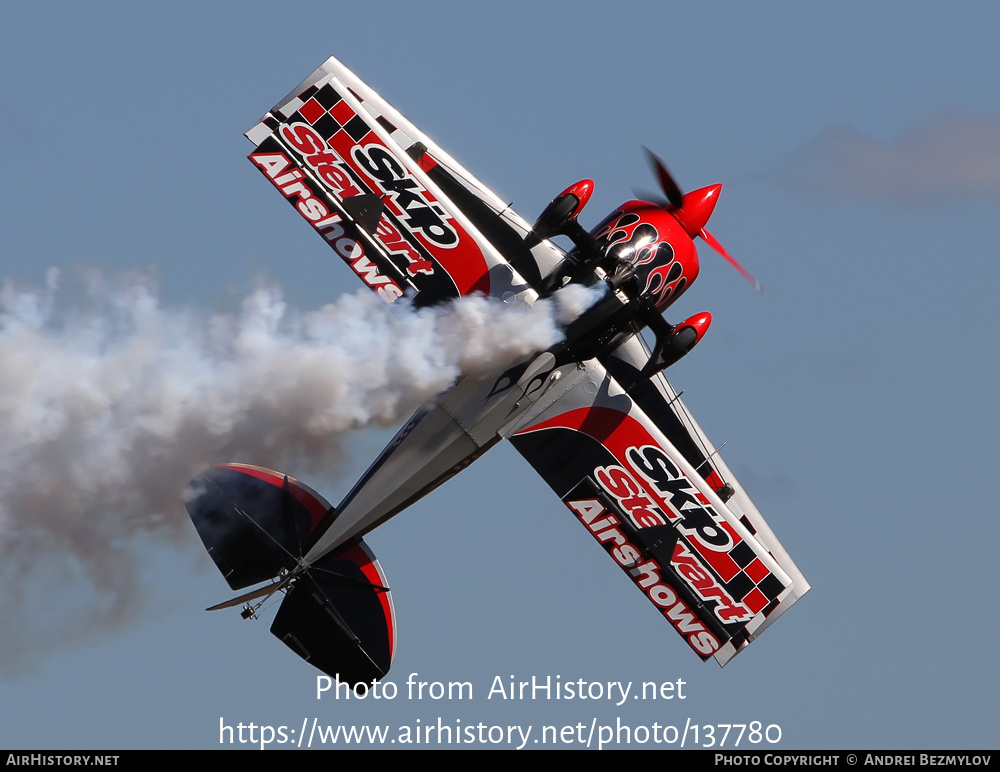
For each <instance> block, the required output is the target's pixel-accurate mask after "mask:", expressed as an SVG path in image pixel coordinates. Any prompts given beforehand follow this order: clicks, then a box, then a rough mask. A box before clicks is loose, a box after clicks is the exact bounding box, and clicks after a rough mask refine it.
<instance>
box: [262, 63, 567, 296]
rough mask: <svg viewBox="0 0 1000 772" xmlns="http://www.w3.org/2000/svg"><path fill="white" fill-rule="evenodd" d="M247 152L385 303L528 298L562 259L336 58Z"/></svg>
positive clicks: (268, 118)
mask: <svg viewBox="0 0 1000 772" xmlns="http://www.w3.org/2000/svg"><path fill="white" fill-rule="evenodd" d="M246 136H247V138H248V139H250V140H251V141H252V142H253V143H254V145H255V146H256V149H255V150H254V152H253V153H251V154H250V160H251V161H252V162H253V163H254V164H255V165H256V166H257V167H258V168H259V169H260V170H261V172H262V173H263V174H264V175H265V176H266V177H267V178H268V179H269V180H271V182H272V184H274V186H275V187H276V188H278V190H280V191H281V193H282V194H283V195H284V196H285V198H286V199H288V200H289V202H290V203H291V204H292V205H293V206H295V208H296V209H297V210H298V211H299V213H300V214H301V215H302V216H303V217H305V218H306V220H308V221H309V222H310V224H311V225H312V226H313V227H314V228H315V229H316V230H317V231H319V232H320V234H322V235H323V237H324V238H325V239H326V240H327V242H328V243H329V244H330V246H331V247H333V249H334V250H335V251H336V252H337V253H338V254H339V255H340V256H341V257H342V258H343V259H344V261H345V262H347V263H348V265H350V266H351V268H352V269H353V270H354V271H355V272H356V273H357V274H358V275H359V276H360V277H361V279H362V280H363V281H364V282H365V283H366V284H368V285H369V286H370V287H371V288H372V289H373V290H375V291H376V292H378V294H379V295H380V296H382V297H383V298H384V299H385V300H387V301H390V302H391V301H393V300H395V299H396V298H398V297H400V296H402V294H403V293H404V292H405V291H406V290H413V291H415V293H416V294H415V296H414V302H416V303H419V304H421V305H430V304H434V303H438V302H441V301H442V300H446V299H448V298H452V297H458V296H463V295H467V294H469V293H472V292H481V293H483V294H487V295H492V296H494V297H502V298H504V299H507V300H510V299H512V298H514V297H518V296H521V297H523V298H524V299H526V300H528V301H529V302H530V300H532V299H533V298H534V296H535V292H534V290H533V286H537V285H538V283H539V282H540V280H541V278H542V277H544V276H545V275H546V274H548V273H549V272H550V271H551V270H552V268H553V267H554V266H555V265H556V264H557V263H558V262H559V261H560V259H561V258H562V253H561V251H560V250H559V249H558V248H556V247H555V246H554V245H552V244H551V243H550V242H543V243H541V244H539V245H537V246H535V247H534V248H533V249H531V250H529V249H528V248H527V247H526V246H525V244H524V238H525V236H526V235H527V233H528V231H529V230H530V226H529V225H528V224H527V223H526V222H525V221H524V220H523V219H522V218H520V217H519V216H518V215H517V214H515V213H514V212H513V211H511V210H510V209H509V208H508V207H506V206H505V205H504V204H503V203H502V202H501V201H500V199H498V198H497V197H496V196H495V195H494V194H493V193H492V192H490V191H489V190H488V189H487V188H486V187H485V186H484V185H483V184H482V183H480V182H479V181H478V180H476V179H475V177H473V176H472V175H471V174H469V173H468V172H467V171H466V170H465V169H463V168H462V167H461V166H460V165H459V164H458V163H456V162H455V161H454V160H453V159H452V158H451V157H450V156H448V155H447V154H446V153H445V152H444V151H443V150H441V148H439V147H438V146H437V145H436V144H435V143H434V142H432V141H431V140H430V139H429V138H428V137H427V136H426V135H424V134H423V133H422V132H420V131H419V130H418V129H417V128H416V127H415V126H413V124H411V123H410V122H409V121H407V120H406V119H405V118H404V117H403V116H402V115H401V114H400V113H399V112H397V111H396V110H395V109H394V108H393V107H392V106H391V105H389V104H388V103H387V102H386V101H385V100H383V99H382V98H381V97H380V96H379V95H378V94H377V93H375V92H374V91H373V90H372V89H371V88H370V87H369V86H367V85H366V84H365V83H364V82H363V81H362V80H360V79H359V78H358V77H357V76H356V75H355V74H354V73H352V72H351V71H350V70H348V69H347V68H346V67H344V65H342V64H341V63H340V62H338V61H337V60H336V59H334V58H332V57H331V58H330V59H328V60H327V61H326V62H325V63H324V64H323V65H322V66H321V67H319V68H318V69H317V70H316V71H315V72H313V73H312V75H310V76H309V77H308V78H306V80H304V81H303V82H302V83H300V84H299V85H298V86H297V87H296V88H295V89H294V90H293V91H292V92H291V93H290V94H288V96H286V97H285V98H284V99H283V100H281V102H279V103H278V104H277V105H276V106H275V107H273V108H272V109H271V110H270V111H269V112H268V113H267V114H266V115H265V116H264V117H263V118H262V119H261V120H260V121H258V122H257V123H256V124H254V126H253V127H252V128H251V129H250V130H249V131H248V132H247V133H246Z"/></svg>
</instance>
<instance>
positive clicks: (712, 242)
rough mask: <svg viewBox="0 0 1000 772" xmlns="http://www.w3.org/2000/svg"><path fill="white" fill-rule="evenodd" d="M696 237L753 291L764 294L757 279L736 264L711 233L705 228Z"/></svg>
mask: <svg viewBox="0 0 1000 772" xmlns="http://www.w3.org/2000/svg"><path fill="white" fill-rule="evenodd" d="M698 235H699V236H701V237H702V238H703V239H704V240H705V243H706V244H708V246H710V247H711V248H712V249H714V250H715V251H716V252H718V253H719V254H720V255H722V257H723V258H724V259H725V261H726V262H727V263H729V264H730V265H731V266H732V267H733V268H735V269H736V270H737V271H739V272H740V273H741V274H742V275H743V278H744V279H746V280H747V281H748V282H750V283H751V284H752V285H753V288H754V289H755V290H757V291H758V292H759V293H760V294H761V295H763V294H764V285H763V284H761V283H760V282H759V281H757V279H755V278H754V275H753V274H752V273H750V271H748V270H747V269H746V268H744V267H743V266H742V265H740V264H739V263H738V262H736V258H735V257H733V256H732V255H730V254H729V253H728V252H727V251H726V249H725V247H723V246H722V244H720V243H719V242H718V241H717V240H716V238H715V236H713V235H712V234H711V233H709V232H708V229H707V228H702V229H701V230H700V231H699V232H698Z"/></svg>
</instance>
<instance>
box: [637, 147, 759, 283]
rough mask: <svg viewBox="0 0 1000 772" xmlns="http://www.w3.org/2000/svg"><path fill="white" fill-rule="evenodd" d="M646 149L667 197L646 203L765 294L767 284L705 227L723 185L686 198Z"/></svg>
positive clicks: (671, 176) (661, 162) (665, 168)
mask: <svg viewBox="0 0 1000 772" xmlns="http://www.w3.org/2000/svg"><path fill="white" fill-rule="evenodd" d="M643 150H645V151H646V158H647V159H648V160H649V164H650V166H652V167H653V173H654V174H655V175H656V180H657V182H659V183H660V189H661V190H662V191H663V195H664V196H665V197H666V198H661V197H659V196H655V195H654V196H652V197H645V196H643V198H644V200H646V201H649V202H650V203H653V204H657V205H658V206H661V207H663V208H664V209H668V210H670V211H671V212H672V213H673V215H674V216H675V217H676V218H677V219H678V221H679V222H680V223H681V225H683V226H684V228H685V230H687V231H688V233H689V234H690V235H691V237H692V238H693V237H694V236H695V235H698V236H701V238H702V239H703V240H704V242H705V243H706V244H708V246H710V247H711V248H712V249H714V250H715V251H716V252H718V253H719V254H720V255H721V256H722V258H723V259H724V260H725V261H726V262H727V263H729V264H730V265H731V266H732V267H733V268H735V269H736V270H737V271H739V272H740V275H742V276H743V278H744V279H746V280H747V281H748V282H750V283H751V284H752V285H753V287H754V289H755V290H757V291H758V292H759V293H760V294H762V295H763V294H764V285H763V284H761V283H760V282H759V281H757V279H756V278H755V277H754V275H753V274H752V273H750V272H749V271H748V270H747V269H746V268H744V267H743V266H742V265H740V264H739V263H738V262H737V261H736V258H734V257H733V256H732V255H730V254H729V253H728V252H727V251H726V249H725V247H723V246H722V244H720V243H719V241H718V239H716V238H715V236H713V235H712V234H711V233H709V232H708V229H707V228H705V223H706V222H707V221H708V218H709V217H710V216H711V214H712V210H713V209H714V208H715V200H716V199H717V198H718V195H719V191H720V190H721V189H722V185H712V186H710V187H707V188H702V189H701V190H696V191H693V192H692V193H689V194H688V195H686V196H685V195H684V192H683V191H682V190H681V188H680V185H678V184H677V182H676V180H674V178H673V175H671V174H670V171H669V170H668V169H667V165H666V164H665V163H663V160H662V159H661V158H660V157H659V156H657V155H656V154H655V153H654V152H653V151H652V150H650V149H649V148H648V147H645V146H644V147H643Z"/></svg>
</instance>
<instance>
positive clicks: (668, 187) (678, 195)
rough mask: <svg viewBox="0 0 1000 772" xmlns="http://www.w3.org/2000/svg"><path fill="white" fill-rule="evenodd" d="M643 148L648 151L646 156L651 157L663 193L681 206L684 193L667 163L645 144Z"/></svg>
mask: <svg viewBox="0 0 1000 772" xmlns="http://www.w3.org/2000/svg"><path fill="white" fill-rule="evenodd" d="M642 149H643V150H645V151H646V158H647V159H649V163H650V166H652V167H653V172H654V173H655V174H656V179H657V181H658V182H659V183H660V188H661V189H662V190H663V194H664V195H665V196H666V197H667V200H668V201H669V202H670V203H671V204H673V205H674V206H680V205H681V202H682V201H683V200H684V193H683V192H682V191H681V188H680V185H678V184H677V182H676V181H675V180H674V178H673V177H672V176H671V174H670V172H669V171H668V170H667V165H666V164H665V163H663V160H662V159H661V158H660V157H659V156H658V155H656V153H654V152H653V151H652V150H650V149H649V148H648V147H646V146H645V145H643V148H642Z"/></svg>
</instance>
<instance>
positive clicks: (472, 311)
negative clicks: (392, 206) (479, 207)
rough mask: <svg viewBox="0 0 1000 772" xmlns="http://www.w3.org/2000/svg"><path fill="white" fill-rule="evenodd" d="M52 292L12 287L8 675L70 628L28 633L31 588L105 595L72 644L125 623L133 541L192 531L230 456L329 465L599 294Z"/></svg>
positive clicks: (0, 507) (2, 477) (2, 320)
mask: <svg viewBox="0 0 1000 772" xmlns="http://www.w3.org/2000/svg"><path fill="white" fill-rule="evenodd" d="M57 280H58V272H57V271H54V270H51V271H50V272H49V275H48V283H47V286H46V288H45V289H42V290H33V291H25V290H18V289H15V288H14V287H13V286H11V285H10V284H9V283H5V284H4V286H3V289H2V290H0V368H2V369H0V427H2V434H0V582H2V584H0V618H2V619H4V633H3V638H4V641H3V647H2V648H3V656H2V657H0V669H6V670H9V669H11V668H13V667H18V666H21V665H23V664H24V662H25V659H26V658H30V655H29V652H34V653H35V654H36V655H37V652H38V651H42V650H44V649H45V648H46V647H47V646H48V645H49V644H51V643H52V642H53V641H54V640H55V638H58V637H61V636H62V634H63V633H64V632H65V627H66V623H59V622H54V621H53V620H51V619H48V620H46V621H44V623H41V622H39V621H38V620H37V619H36V620H35V621H34V622H29V621H28V620H29V617H30V616H31V615H30V614H28V613H27V610H28V607H29V606H30V605H31V600H30V599H31V593H32V592H33V590H30V589H29V587H28V586H27V585H28V579H27V578H26V577H34V580H35V581H39V580H42V578H43V577H44V580H45V581H48V582H50V583H51V584H52V585H53V586H59V585H62V586H64V587H69V586H74V585H75V586H76V587H78V588H79V587H80V586H81V583H82V586H83V587H84V588H92V590H96V591H97V592H92V591H86V589H85V590H84V591H83V600H82V606H81V605H80V602H77V604H76V608H77V611H78V616H79V617H81V619H77V620H75V621H74V622H73V625H74V635H75V636H78V635H79V633H80V629H81V628H80V625H81V624H82V619H86V620H88V623H89V625H90V627H91V628H92V629H105V628H109V627H115V626H117V625H120V624H121V623H122V622H123V621H125V620H126V619H127V618H128V617H129V616H130V615H131V613H132V612H133V611H134V610H135V608H136V607H137V605H138V595H139V588H138V587H137V581H136V566H135V559H134V557H133V556H132V550H133V542H134V541H135V537H136V536H137V535H139V534H144V533H155V534H156V538H157V540H158V541H159V540H162V539H163V538H164V537H166V538H168V539H171V540H173V541H175V542H178V541H180V540H182V539H184V538H186V534H188V529H189V528H190V526H189V525H188V523H187V516H186V514H185V513H184V510H183V507H182V505H181V503H180V495H181V492H182V490H183V488H184V486H185V484H186V483H187V481H188V480H189V479H190V478H191V477H192V476H193V475H194V474H195V473H197V472H199V471H200V470H202V469H204V468H205V467H206V466H208V465H210V464H212V463H218V462H221V461H226V460H243V461H249V462H252V463H255V464H261V465H265V466H273V467H276V468H285V469H287V470H288V471H289V472H290V473H292V474H295V475H297V476H298V475H301V476H304V477H306V479H308V477H307V473H308V472H309V471H310V469H316V468H324V469H326V470H327V471H328V470H329V468H330V467H331V465H335V463H336V460H337V457H338V454H339V453H340V452H341V451H340V445H339V442H338V437H340V436H342V435H343V434H344V433H345V432H348V431H350V430H352V429H358V428H362V427H366V426H372V425H383V426H388V425H393V424H395V423H397V422H399V421H400V420H401V419H402V418H404V417H405V416H406V415H408V414H409V413H410V412H411V411H412V410H414V409H415V408H416V407H418V406H419V405H420V404H421V403H422V402H424V401H425V400H426V399H428V398H429V397H431V396H433V395H434V394H436V393H438V392H439V391H442V390H443V389H445V388H447V387H448V386H449V385H450V384H452V383H453V382H454V381H455V380H456V379H457V378H458V377H459V375H460V374H462V373H468V372H473V371H477V370H483V369H486V368H495V367H500V366H503V365H507V364H510V363H512V362H513V361H515V360H516V359H517V358H519V357H522V356H524V355H526V354H529V353H531V352H533V351H536V350H539V349H544V348H547V347H548V346H550V345H552V344H553V343H555V342H556V341H557V340H558V339H559V337H560V334H561V333H560V331H559V327H558V325H557V323H556V321H557V320H558V321H562V322H565V321H566V318H567V315H568V316H573V315H575V314H576V313H578V312H579V311H580V310H582V308H583V307H585V305H586V304H587V302H588V295H587V291H582V290H581V291H580V292H583V293H584V294H583V295H580V294H579V292H577V293H576V294H574V293H572V292H571V293H565V292H564V293H559V295H560V296H562V298H563V302H548V301H545V302H540V303H539V304H538V305H536V307H535V308H534V309H530V310H529V309H524V308H520V309H513V308H509V307H506V306H503V305H502V304H498V303H495V302H492V301H487V300H485V299H483V298H478V297H476V298H468V299H463V300H460V301H457V302H455V303H451V304H449V305H446V306H442V307H438V308H433V309H423V310H420V311H413V310H407V309H405V308H404V309H392V310H389V309H387V307H386V306H385V305H384V304H383V303H382V302H381V301H379V300H378V299H377V298H375V297H374V296H373V295H372V294H371V293H369V292H366V291H363V292H362V293H359V294H356V295H348V296H344V297H342V298H340V299H339V300H338V301H337V302H336V303H333V304H331V305H327V306H324V307H323V308H321V309H319V310H317V311H312V312H309V313H304V314H300V313H296V312H294V311H293V310H291V309H289V308H288V306H287V305H286V304H285V303H284V302H283V301H282V299H281V295H280V293H279V292H278V291H277V290H276V289H274V288H262V289H258V290H257V291H256V292H254V293H252V294H251V295H250V296H248V297H247V298H246V299H245V300H244V302H243V304H242V309H241V310H240V312H239V313H235V314H216V315H207V314H204V313H198V312H195V311H192V310H183V309H176V308H174V309H171V308H165V307H164V306H162V305H161V304H160V302H159V300H158V298H157V295H156V293H155V291H154V289H153V288H152V287H151V285H150V283H149V282H148V281H145V280H142V279H133V280H130V281H125V282H118V283H109V282H106V281H103V280H101V279H95V280H92V281H91V282H90V283H89V286H88V287H87V291H86V298H85V299H86V302H87V305H88V306H89V307H88V308H86V309H81V308H80V307H76V308H72V309H68V310H64V311H60V310H59V309H58V307H57V303H56V296H57ZM557 298H558V296H557ZM591 299H592V298H591ZM289 465H290V466H289ZM78 594H79V590H78ZM46 626H48V627H46ZM49 628H52V629H49Z"/></svg>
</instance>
